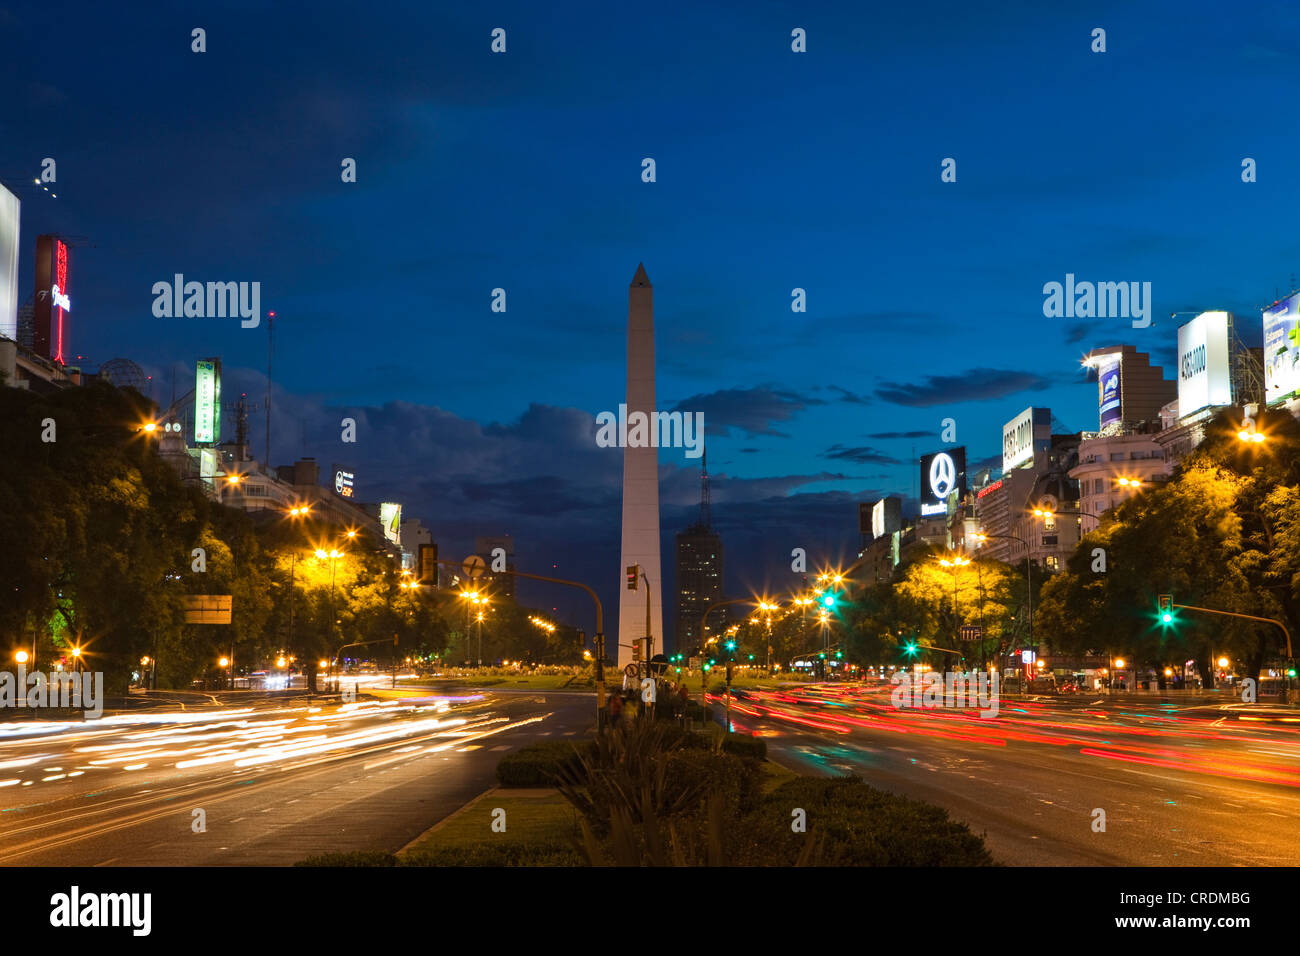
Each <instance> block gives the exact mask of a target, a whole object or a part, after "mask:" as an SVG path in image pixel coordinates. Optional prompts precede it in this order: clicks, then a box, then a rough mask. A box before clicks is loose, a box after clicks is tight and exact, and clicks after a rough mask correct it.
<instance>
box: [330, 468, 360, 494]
mask: <svg viewBox="0 0 1300 956" xmlns="http://www.w3.org/2000/svg"><path fill="white" fill-rule="evenodd" d="M334 494H336V495H338V496H339V497H340V498H351V497H353V496H354V495H355V494H356V475H354V474H353V473H352V472H350V471H346V470H344V469H342V468H337V467H336V468H335V469H334Z"/></svg>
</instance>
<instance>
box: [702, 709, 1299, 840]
mask: <svg viewBox="0 0 1300 956" xmlns="http://www.w3.org/2000/svg"><path fill="white" fill-rule="evenodd" d="M888 691H889V688H888V685H885V686H878V687H874V688H862V687H853V686H852V685H836V684H829V685H819V686H815V687H811V688H807V689H801V690H798V691H792V692H789V693H770V692H749V693H746V694H745V695H744V696H743V697H741V698H738V699H737V700H736V701H735V706H734V707H733V710H732V719H733V724H734V726H735V727H736V729H737V730H740V731H750V732H755V733H759V734H761V735H763V736H764V737H765V738H766V740H767V745H768V755H769V757H771V758H772V759H773V760H775V761H777V762H778V763H781V764H783V765H785V766H787V767H789V768H790V769H792V770H795V771H797V772H799V773H803V774H814V775H823V776H834V775H841V774H846V773H853V774H857V775H858V776H860V777H862V778H863V779H864V780H865V781H866V782H868V783H870V784H872V785H874V786H877V787H880V788H882V789H884V790H888V791H891V792H894V793H899V794H903V795H906V796H910V797H915V798H918V799H921V800H925V801H927V802H930V803H934V804H937V805H939V806H941V807H944V808H945V809H947V810H948V811H949V812H950V814H951V815H952V816H953V817H954V818H955V819H957V820H961V821H963V822H965V823H967V824H969V825H970V827H971V829H972V830H973V831H974V832H975V833H982V834H984V835H985V837H986V839H987V841H988V845H989V848H990V850H991V851H992V852H993V854H994V856H995V857H996V858H997V859H998V860H999V861H1000V862H1003V863H1007V864H1013V865H1017V864H1018V865H1034V866H1080V865H1083V866H1088V865H1092V866H1296V865H1300V844H1297V842H1296V841H1295V839H1294V834H1295V833H1297V832H1300V717H1296V716H1289V717H1288V716H1284V715H1283V714H1282V713H1280V712H1278V711H1276V710H1271V709H1269V708H1261V707H1258V706H1255V707H1254V708H1252V707H1251V706H1250V705H1193V706H1183V705H1178V704H1161V703H1159V702H1151V703H1145V702H1132V701H1123V702H1116V701H1111V700H1107V699H1105V698H1100V699H1099V698H1098V697H1096V696H1078V697H1064V696H1063V697H1060V698H1027V699H1021V700H1015V701H1011V700H1008V699H1005V698H1004V699H1003V700H1002V702H1001V708H1000V712H999V713H998V715H997V716H996V717H994V718H981V717H979V716H978V713H977V711H975V710H969V711H959V710H943V709H935V710H915V709H904V710H900V709H896V708H894V707H893V706H892V704H891V701H890V697H889V693H888ZM715 703H716V701H715ZM1291 713H1292V714H1294V711H1293V712H1291ZM1096 810H1104V811H1105V825H1106V829H1105V832H1094V829H1093V826H1094V823H1093V821H1094V819H1095V818H1096V817H1095V814H1094V811H1096Z"/></svg>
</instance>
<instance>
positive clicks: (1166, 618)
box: [1160, 611, 1174, 624]
mask: <svg viewBox="0 0 1300 956" xmlns="http://www.w3.org/2000/svg"><path fill="white" fill-rule="evenodd" d="M1173 619H1174V616H1173V615H1172V614H1170V613H1169V612H1168V611H1165V613H1164V614H1161V615H1160V620H1162V621H1164V623H1166V624H1168V623H1169V622H1170V621H1172V620H1173Z"/></svg>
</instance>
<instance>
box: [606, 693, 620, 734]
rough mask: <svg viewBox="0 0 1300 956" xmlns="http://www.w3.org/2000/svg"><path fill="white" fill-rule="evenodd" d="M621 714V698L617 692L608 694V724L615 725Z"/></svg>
mask: <svg viewBox="0 0 1300 956" xmlns="http://www.w3.org/2000/svg"><path fill="white" fill-rule="evenodd" d="M622 716H623V698H622V697H620V696H619V695H618V694H610V695H609V725H610V726H611V727H617V726H618V722H619V719H620V718H621V717H622Z"/></svg>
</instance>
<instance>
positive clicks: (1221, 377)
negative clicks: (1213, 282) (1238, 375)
mask: <svg viewBox="0 0 1300 956" xmlns="http://www.w3.org/2000/svg"><path fill="white" fill-rule="evenodd" d="M1228 319H1229V317H1228V313H1227V312H1202V313H1201V314H1200V315H1198V316H1197V317H1196V318H1194V319H1192V321H1190V322H1188V323H1187V324H1186V325H1181V326H1179V327H1178V414H1179V417H1183V416H1187V415H1191V414H1192V413H1193V412H1198V411H1200V410H1201V409H1202V408H1209V407H1212V406H1215V405H1231V404H1232V374H1231V366H1230V364H1229V360H1228Z"/></svg>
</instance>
